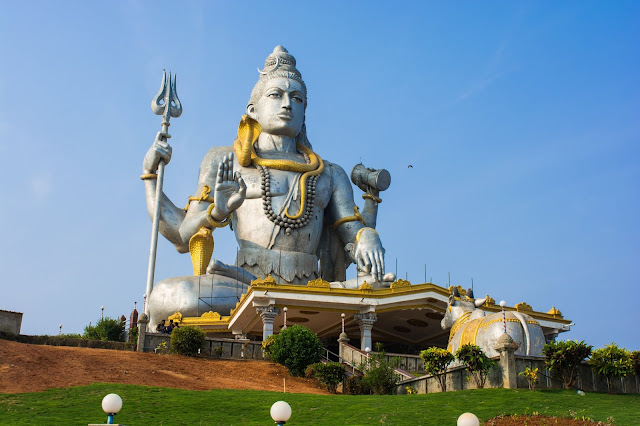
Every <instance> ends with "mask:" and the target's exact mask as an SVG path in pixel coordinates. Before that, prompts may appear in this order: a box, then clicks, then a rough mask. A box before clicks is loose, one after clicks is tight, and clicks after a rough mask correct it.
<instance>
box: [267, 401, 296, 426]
mask: <svg viewBox="0 0 640 426" xmlns="http://www.w3.org/2000/svg"><path fill="white" fill-rule="evenodd" d="M271 418H272V419H273V421H274V422H276V424H277V425H278V426H280V425H283V424H285V423H286V422H287V421H288V420H289V419H290V418H291V406H290V405H289V404H287V403H286V402H285V401H278V402H276V403H274V404H273V405H272V406H271Z"/></svg>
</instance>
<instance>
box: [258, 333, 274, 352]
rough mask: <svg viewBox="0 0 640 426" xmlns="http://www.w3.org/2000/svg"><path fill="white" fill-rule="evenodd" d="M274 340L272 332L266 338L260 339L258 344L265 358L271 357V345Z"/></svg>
mask: <svg viewBox="0 0 640 426" xmlns="http://www.w3.org/2000/svg"><path fill="white" fill-rule="evenodd" d="M274 341H275V335H274V334H272V335H270V336H268V337H267V338H266V339H264V340H263V341H262V344H261V345H260V346H261V347H262V352H263V353H264V357H265V358H271V345H273V342H274Z"/></svg>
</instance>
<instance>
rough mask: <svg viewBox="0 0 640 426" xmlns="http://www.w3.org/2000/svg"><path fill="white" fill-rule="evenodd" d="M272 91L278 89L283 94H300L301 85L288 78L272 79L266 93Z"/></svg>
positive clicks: (301, 91)
mask: <svg viewBox="0 0 640 426" xmlns="http://www.w3.org/2000/svg"><path fill="white" fill-rule="evenodd" d="M273 89H278V90H281V91H285V92H289V93H292V92H300V93H303V90H302V85H301V84H300V83H298V82H297V81H295V80H290V79H288V78H274V79H273V80H271V82H270V84H269V86H268V88H267V90H266V91H265V92H268V91H270V90H273Z"/></svg>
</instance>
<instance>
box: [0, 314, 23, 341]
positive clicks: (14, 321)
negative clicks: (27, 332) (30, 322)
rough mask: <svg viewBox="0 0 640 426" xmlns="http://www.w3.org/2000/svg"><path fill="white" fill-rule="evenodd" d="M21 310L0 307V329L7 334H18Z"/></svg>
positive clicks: (20, 325) (20, 323)
mask: <svg viewBox="0 0 640 426" xmlns="http://www.w3.org/2000/svg"><path fill="white" fill-rule="evenodd" d="M21 327H22V312H12V311H4V310H1V309H0V331H3V332H5V333H8V334H15V335H18V334H20V328H21Z"/></svg>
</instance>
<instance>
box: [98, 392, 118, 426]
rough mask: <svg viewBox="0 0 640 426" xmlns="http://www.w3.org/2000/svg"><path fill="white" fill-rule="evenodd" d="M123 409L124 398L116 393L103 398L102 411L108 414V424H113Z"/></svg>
mask: <svg viewBox="0 0 640 426" xmlns="http://www.w3.org/2000/svg"><path fill="white" fill-rule="evenodd" d="M121 408H122V398H120V396H119V395H117V394H115V393H110V394H109V395H107V396H105V397H104V398H102V409H103V410H104V412H105V413H107V416H108V417H107V424H108V425H112V424H113V416H115V415H116V414H118V412H119V411H120V409H121Z"/></svg>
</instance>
